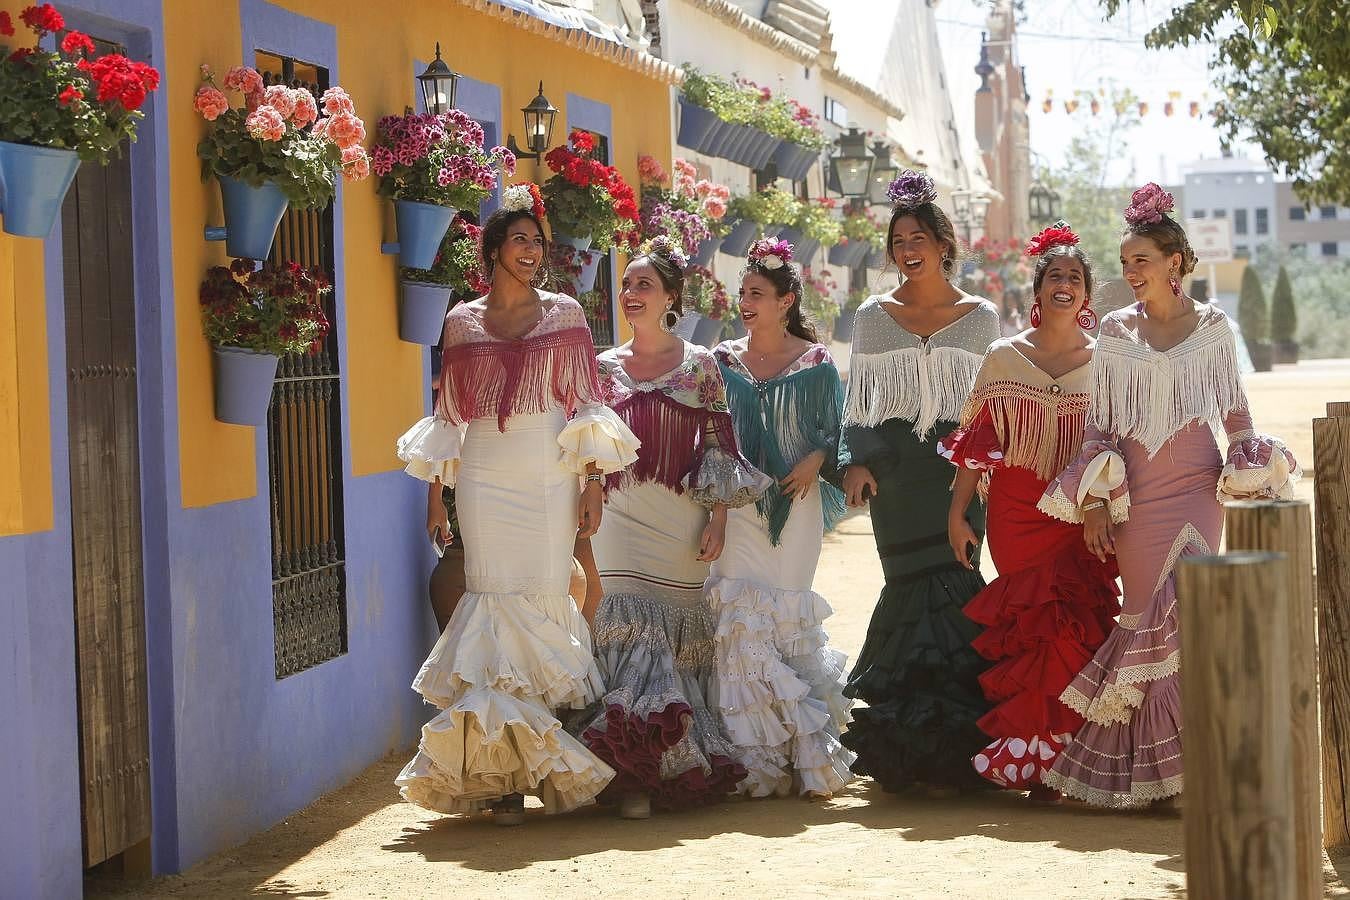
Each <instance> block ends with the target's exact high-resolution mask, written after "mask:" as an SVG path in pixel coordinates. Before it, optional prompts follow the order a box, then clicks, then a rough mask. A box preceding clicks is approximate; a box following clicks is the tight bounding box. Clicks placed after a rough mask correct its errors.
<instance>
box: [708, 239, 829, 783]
mask: <svg viewBox="0 0 1350 900" xmlns="http://www.w3.org/2000/svg"><path fill="white" fill-rule="evenodd" d="M801 297H802V281H801V273H800V270H799V269H798V268H797V267H796V265H794V264H793V263H792V245H791V244H788V243H787V242H785V241H778V242H773V241H769V240H761V241H757V242H756V243H755V245H754V246H753V247H751V249H750V253H749V262H748V263H747V265H746V267H745V270H744V272H743V273H742V276H741V320H742V321H743V322H744V323H745V327H746V332H747V335H746V337H744V338H740V339H737V340H734V341H726V342H723V343H722V344H720V345H718V347H717V349H716V350H715V351H714V355H715V356H716V357H717V362H718V363H719V364H720V365H721V367H722V374H723V378H724V379H725V380H726V385H727V399H728V401H729V405H730V407H731V418H732V419H733V420H734V422H735V427H736V437H737V439H738V440H739V442H740V446H741V450H742V452H743V453H744V454H745V456H746V458H748V459H749V460H750V461H751V462H752V463H754V464H755V466H756V467H758V468H759V469H760V470H762V471H764V472H766V473H767V474H769V475H771V476H773V477H774V478H775V479H777V482H778V483H777V484H776V485H774V486H773V487H771V488H770V489H769V490H768V491H766V492H765V493H764V496H763V497H762V498H760V500H759V503H758V504H756V505H755V506H743V507H740V508H739V509H733V510H732V511H731V512H730V514H729V515H728V517H727V528H726V546H725V547H723V549H722V555H721V557H720V558H719V559H718V560H717V561H716V562H714V563H713V566H712V575H711V577H710V578H709V579H708V602H709V603H710V604H711V605H712V609H713V611H714V612H715V614H716V615H717V673H718V680H719V687H720V689H721V704H720V705H721V709H722V714H723V716H724V717H725V718H726V722H727V729H728V731H729V733H730V734H731V738H732V740H733V741H734V742H735V744H736V754H737V757H738V759H739V760H740V762H741V764H742V765H744V767H745V769H746V778H745V780H744V781H743V782H742V783H741V785H740V790H741V791H742V792H743V793H747V794H750V795H751V796H755V797H765V796H769V795H779V796H785V795H788V794H791V793H799V794H802V795H805V796H808V797H816V798H824V797H828V796H830V795H831V794H833V793H834V792H835V791H838V790H839V789H840V788H842V787H843V786H844V785H845V784H847V783H848V780H849V778H851V777H852V776H851V773H850V772H849V765H850V763H852V761H853V754H852V753H850V752H849V751H848V750H846V749H845V748H844V747H843V745H842V744H841V743H840V741H839V737H840V733H841V732H842V731H843V730H844V728H845V727H846V726H847V724H848V721H849V702H848V701H847V700H845V699H844V695H843V674H844V664H845V662H846V657H845V656H844V654H842V653H840V652H838V651H836V650H833V649H831V648H830V647H828V646H827V644H826V642H827V640H828V635H826V633H825V629H824V627H823V624H824V621H825V619H826V618H827V617H829V616H830V614H831V612H832V610H831V609H830V606H829V604H828V603H826V602H825V598H823V597H821V596H820V595H819V594H817V593H815V591H813V590H812V582H813V581H814V580H815V574H816V563H817V562H818V561H819V559H820V550H821V538H822V536H823V535H824V532H825V530H826V529H827V528H831V527H833V525H834V523H835V522H836V521H838V519H839V518H840V517H841V516H842V515H843V513H844V503H843V495H842V493H841V492H840V490H839V489H838V488H837V487H835V486H833V485H831V484H829V483H827V482H826V481H824V480H823V478H825V477H835V476H836V469H835V457H836V455H837V454H838V441H839V418H840V410H841V408H842V406H843V399H844V397H843V388H842V387H841V385H840V381H839V372H838V370H837V369H836V368H835V366H834V361H833V360H832V359H831V358H830V352H829V350H827V349H826V348H825V347H824V346H822V345H821V344H820V342H819V341H818V340H817V338H816V333H815V329H814V328H813V327H812V326H811V325H810V324H809V323H807V322H805V321H804V320H803V317H802V311H801Z"/></svg>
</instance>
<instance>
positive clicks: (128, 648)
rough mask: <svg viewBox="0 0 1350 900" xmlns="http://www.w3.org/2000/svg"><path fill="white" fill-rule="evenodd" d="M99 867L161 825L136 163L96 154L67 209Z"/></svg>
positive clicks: (90, 841) (70, 379) (76, 532)
mask: <svg viewBox="0 0 1350 900" xmlns="http://www.w3.org/2000/svg"><path fill="white" fill-rule="evenodd" d="M62 240H63V244H62V255H63V257H64V258H63V262H64V274H65V295H66V364H67V367H68V370H67V379H66V385H67V397H68V401H69V434H70V506H71V553H72V561H73V569H74V581H75V653H76V683H77V687H78V695H79V732H80V778H81V806H82V811H83V816H82V818H83V827H84V859H85V865H87V866H93V865H96V864H98V863H100V862H103V861H104V860H107V859H109V858H111V857H113V856H115V855H117V854H119V853H121V852H122V851H124V850H126V849H127V848H129V847H131V846H133V845H135V844H138V843H140V842H141V841H144V840H146V839H147V838H149V837H150V744H149V711H148V707H147V699H146V676H145V590H144V578H143V572H142V554H141V495H140V452H139V451H140V447H139V440H138V434H139V431H138V426H137V414H136V396H137V394H136V327H135V326H136V297H135V290H134V282H133V275H132V243H131V241H132V238H131V163H130V160H129V159H128V158H127V157H125V156H124V157H123V158H122V159H120V160H114V161H113V162H112V163H111V164H110V165H107V166H100V165H97V164H94V163H84V164H83V165H81V166H80V169H79V174H78V175H77V176H76V179H75V184H74V185H73V186H72V187H71V190H70V193H69V195H67V197H66V201H65V205H64V207H63V209H62Z"/></svg>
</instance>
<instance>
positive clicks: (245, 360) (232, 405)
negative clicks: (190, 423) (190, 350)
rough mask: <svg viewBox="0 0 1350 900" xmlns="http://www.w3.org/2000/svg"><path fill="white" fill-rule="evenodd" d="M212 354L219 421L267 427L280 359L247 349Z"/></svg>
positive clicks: (223, 349)
mask: <svg viewBox="0 0 1350 900" xmlns="http://www.w3.org/2000/svg"><path fill="white" fill-rule="evenodd" d="M244 258H250V257H244ZM211 351H212V357H213V359H214V362H215V370H216V371H215V376H216V377H215V385H214V387H215V401H216V419H217V420H219V421H221V422H227V423H229V424H231V425H255V426H261V425H266V424H267V407H268V406H269V405H270V404H271V402H272V383H273V382H274V381H276V377H277V362H278V361H279V358H278V357H276V356H273V355H272V354H270V353H260V352H258V351H257V350H246V349H244V348H243V347H214V346H213V347H212V348H211Z"/></svg>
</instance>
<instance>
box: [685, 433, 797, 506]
mask: <svg viewBox="0 0 1350 900" xmlns="http://www.w3.org/2000/svg"><path fill="white" fill-rule="evenodd" d="M774 484H775V483H774V480H773V478H771V477H770V476H768V475H765V474H764V473H763V472H761V471H759V470H758V469H756V468H755V467H754V466H752V465H750V463H748V462H747V461H746V460H745V457H743V456H741V455H740V454H739V453H729V452H727V451H726V450H724V449H722V448H721V447H709V448H707V449H706V450H704V451H703V458H702V460H700V462H699V466H698V469H697V470H696V471H695V472H692V473H691V474H690V475H689V476H688V477H686V478H685V481H684V487H685V488H686V489H687V490H688V491H689V497H690V499H692V500H693V501H694V502H695V503H697V504H698V505H699V506H702V507H705V508H708V509H711V508H712V507H713V506H714V505H716V504H718V503H721V504H724V505H725V506H726V507H727V508H728V509H739V508H740V507H742V506H747V505H749V504H751V503H754V502H755V501H757V500H758V499H759V498H760V497H761V496H762V495H763V494H764V492H765V491H767V490H769V489H770V488H772V487H774Z"/></svg>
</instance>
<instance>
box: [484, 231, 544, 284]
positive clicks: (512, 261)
mask: <svg viewBox="0 0 1350 900" xmlns="http://www.w3.org/2000/svg"><path fill="white" fill-rule="evenodd" d="M494 259H495V260H496V266H495V267H494V274H495V273H496V272H502V271H505V272H507V273H509V274H510V275H511V277H513V278H515V279H518V280H519V281H520V282H521V283H523V284H529V283H531V282H532V281H533V280H534V276H535V275H536V274H538V272H539V269H540V267H541V266H542V265H543V264H544V234H543V232H541V231H540V230H539V226H537V225H535V224H534V222H533V221H532V220H530V219H528V218H523V217H522V218H519V219H516V220H515V221H514V222H512V223H511V224H510V225H508V226H507V227H506V239H505V240H503V241H502V244H501V246H500V247H498V248H497V252H496V255H495V257H494Z"/></svg>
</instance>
